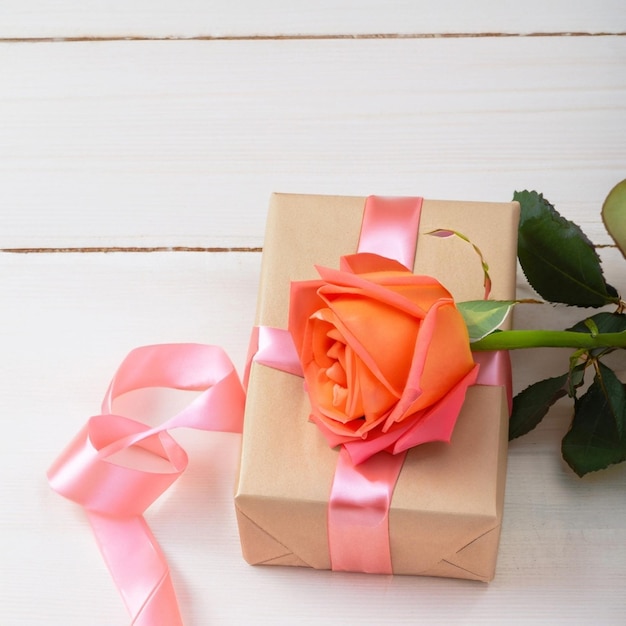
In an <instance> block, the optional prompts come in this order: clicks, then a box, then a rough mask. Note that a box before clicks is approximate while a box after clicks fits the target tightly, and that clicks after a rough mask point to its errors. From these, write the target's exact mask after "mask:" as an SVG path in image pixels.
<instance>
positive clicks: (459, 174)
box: [0, 37, 626, 249]
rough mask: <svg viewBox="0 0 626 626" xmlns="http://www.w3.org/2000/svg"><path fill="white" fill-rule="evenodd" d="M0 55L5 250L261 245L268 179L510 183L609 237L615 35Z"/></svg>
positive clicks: (438, 194) (447, 188)
mask: <svg viewBox="0 0 626 626" xmlns="http://www.w3.org/2000/svg"><path fill="white" fill-rule="evenodd" d="M0 59H1V60H2V63H0V81H1V82H2V85H3V90H2V95H1V96H0V119H1V120H2V122H1V125H0V133H1V139H2V140H1V141H0V172H1V173H2V185H1V186H0V207H1V208H0V210H1V211H2V213H3V228H2V231H1V232H0V248H3V249H7V248H20V247H26V248H40V247H55V248H56V247H85V246H95V247H108V246H130V247H137V246H138V247H142V246H150V247H152V246H192V247H195V246H200V247H223V248H231V247H240V246H244V247H247V246H252V247H259V246H261V245H262V239H263V232H264V222H265V214H266V207H267V202H268V198H269V195H270V193H271V192H272V191H287V192H302V193H338V194H352V195H367V194H368V193H377V194H380V195H384V194H388V195H394V194H395V195H423V196H426V197H430V198H437V199H466V200H493V201H506V200H508V199H510V198H511V195H512V192H513V191H514V190H515V189H523V188H531V189H532V188H534V189H538V190H540V191H543V192H544V193H545V194H546V195H547V197H549V198H550V199H551V200H552V201H553V202H555V203H556V204H557V206H558V207H559V208H560V209H561V210H562V212H563V213H564V214H565V215H567V216H569V217H571V218H575V219H576V220H577V221H579V222H580V224H581V226H583V228H585V230H586V231H587V232H588V234H589V236H590V237H591V238H592V239H593V240H594V241H595V242H596V243H599V244H604V243H609V239H608V236H607V235H606V233H605V231H604V228H603V227H602V226H601V224H600V223H599V221H598V212H599V209H600V206H601V202H602V200H603V199H604V197H605V195H606V193H607V192H608V191H609V189H610V188H611V187H612V186H613V185H614V184H615V183H616V182H617V181H618V180H620V179H621V178H623V176H624V172H625V171H626V124H625V123H624V119H625V114H626V74H625V73H624V71H623V69H624V67H626V37H583V38H564V37H563V38H562V37H556V38H522V39H502V38H478V39H417V40H415V39H411V40H402V39H400V40H389V39H384V40H338V41H334V40H333V41H308V40H306V41H228V42H224V41H222V42H199V41H193V42H98V43H95V42H82V43H41V44H4V45H0ZM43 68H45V71H44V70H43Z"/></svg>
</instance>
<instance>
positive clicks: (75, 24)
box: [0, 0, 626, 38]
mask: <svg viewBox="0 0 626 626" xmlns="http://www.w3.org/2000/svg"><path fill="white" fill-rule="evenodd" d="M625 30H626V8H625V7H624V3H623V2H621V1H620V0H549V1H547V2H546V1H545V0H544V1H541V0H528V1H527V2H524V3H510V2H497V1H495V0H475V1H474V2H472V3H471V4H468V3H467V2H463V1H462V0H438V1H437V2H433V1H432V0H416V1H407V0H391V1H389V2H385V1H383V0H368V1H367V2H359V1H358V0H341V1H340V2H337V1H334V2H333V1H331V0H318V1H317V2H302V1H299V2H290V1H289V0H265V2H262V3H259V2H254V1H253V0H212V1H211V0H207V1H200V0H181V1H176V0H159V1H154V2H149V1H147V0H143V1H139V0H133V1H131V2H124V1H122V0H114V1H113V2H102V1H101V0H83V1H79V0H62V1H57V2H54V3H50V2H44V1H42V0H5V1H4V2H3V3H2V5H1V6H0V37H3V38H6V37H16V38H23V37H85V36H87V37H94V36H97V37H137V36H139V37H172V36H173V37H198V36H212V37H242V36H250V35H257V36H258V35H264V36H276V35H283V36H284V35H289V36H293V35H362V34H379V33H384V34H386V33H392V34H397V33H400V34H416V33H417V34H420V33H427V34H432V33H537V32H543V33H546V32H548V33H551V32H552V33H553V32H585V33H589V32H620V31H621V32H624V31H625Z"/></svg>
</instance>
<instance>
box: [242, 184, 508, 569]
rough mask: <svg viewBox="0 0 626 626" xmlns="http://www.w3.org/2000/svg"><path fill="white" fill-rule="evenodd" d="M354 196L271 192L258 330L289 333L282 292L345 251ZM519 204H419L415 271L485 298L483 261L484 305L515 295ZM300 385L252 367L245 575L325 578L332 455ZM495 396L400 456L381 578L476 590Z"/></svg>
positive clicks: (359, 205)
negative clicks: (282, 568)
mask: <svg viewBox="0 0 626 626" xmlns="http://www.w3.org/2000/svg"><path fill="white" fill-rule="evenodd" d="M364 204H365V198H361V197H339V196H310V195H288V194H275V195H273V196H272V199H271V203H270V211H269V215H268V221H267V231H266V239H265V247H264V251H263V263H262V272H261V284H260V291H259V301H258V310H257V318H256V323H257V324H258V325H265V326H275V327H278V328H286V327H287V318H288V306H289V285H290V282H291V281H294V280H306V279H316V278H318V275H317V274H316V271H315V268H314V266H315V265H323V266H327V267H338V263H339V257H340V256H342V255H345V254H351V253H353V252H356V249H357V244H358V239H359V233H360V226H361V217H362V212H363V206H364ZM518 215H519V206H518V205H517V203H505V204H496V203H477V202H445V201H432V200H424V204H423V209H422V217H421V223H420V236H419V237H418V243H417V252H416V259H415V267H414V271H415V272H416V273H421V274H428V275H431V276H434V277H435V278H437V279H438V280H440V281H441V282H442V283H443V284H444V285H445V286H446V287H447V288H448V289H449V290H450V291H451V292H452V294H453V296H454V297H455V299H456V300H457V301H463V300H476V299H481V298H482V297H483V295H484V288H483V274H482V268H481V264H480V260H479V258H478V256H477V255H476V253H475V252H474V251H473V249H472V246H471V245H469V244H467V243H466V242H463V241H461V240H460V239H458V238H456V237H451V238H446V239H442V238H438V237H433V236H428V235H425V234H424V233H427V232H429V231H432V230H435V229H450V230H456V231H459V232H461V233H463V234H464V235H466V236H467V237H468V238H469V239H470V240H471V241H472V242H473V243H475V244H476V245H477V246H478V247H479V248H480V249H481V251H482V252H483V255H484V257H485V259H486V260H487V262H488V263H489V268H490V275H491V279H492V281H493V286H492V295H491V297H492V298H494V299H513V298H514V297H515V272H516V249H517V225H518ZM308 415H309V401H308V397H307V395H306V393H305V392H304V390H303V379H302V378H299V377H296V376H293V375H291V374H287V373H284V372H281V371H278V370H275V369H272V368H269V367H266V366H264V365H259V364H256V363H254V364H253V365H252V369H251V373H250V382H249V388H248V399H247V404H246V414H245V423H244V435H243V444H242V456H241V466H240V473H239V479H238V486H237V490H236V496H235V504H236V511H237V518H238V524H239V532H240V538H241V544H242V551H243V555H244V558H245V559H246V560H247V561H248V562H249V563H251V564H268V565H270V564H271V565H294V566H306V567H314V568H317V569H329V568H330V558H329V553H328V535H327V525H326V524H327V506H328V496H329V493H330V489H331V484H332V480H333V474H334V470H335V465H336V460H337V454H338V452H337V450H335V449H331V448H329V447H328V445H327V443H326V441H325V439H324V438H323V437H322V435H321V434H320V433H319V432H318V429H317V427H316V426H315V425H314V424H312V423H311V422H309V421H308ZM507 421H508V413H507V403H506V395H505V393H504V390H503V389H502V388H500V387H487V386H474V387H472V388H470V390H469V392H468V394H467V398H466V401H465V404H464V407H463V410H462V412H461V415H460V416H459V418H458V421H457V426H456V428H455V431H454V433H453V437H452V441H451V443H450V444H445V443H439V442H435V443H428V444H424V445H421V446H419V447H417V448H413V449H412V450H410V451H409V453H408V456H407V459H406V462H405V464H404V467H403V469H402V472H401V474H400V478H399V480H398V483H397V485H396V488H395V491H394V495H393V500H392V505H391V509H390V515H389V532H390V544H391V558H392V563H393V570H394V573H396V574H420V575H428V576H446V577H454V578H468V579H474V580H482V581H488V580H491V579H492V578H493V576H494V571H495V563H496V556H497V549H498V542H499V536H500V526H501V520H502V508H503V499H504V486H505V475H506V451H507V433H508V425H507Z"/></svg>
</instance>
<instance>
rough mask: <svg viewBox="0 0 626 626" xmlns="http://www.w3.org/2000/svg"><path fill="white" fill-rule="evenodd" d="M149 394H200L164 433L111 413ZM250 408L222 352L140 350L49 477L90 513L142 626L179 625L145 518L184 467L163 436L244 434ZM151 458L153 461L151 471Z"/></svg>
mask: <svg viewBox="0 0 626 626" xmlns="http://www.w3.org/2000/svg"><path fill="white" fill-rule="evenodd" d="M151 387H165V388H172V389H181V390H188V391H197V392H201V393H200V394H199V395H198V396H197V397H196V398H195V399H194V400H193V401H192V402H191V403H190V404H189V405H188V406H187V407H186V408H185V409H183V410H182V411H181V412H180V413H178V414H177V415H175V416H174V417H172V418H170V419H169V420H167V421H166V422H165V423H164V424H162V425H161V426H158V427H150V426H147V425H146V424H143V423H141V422H138V421H135V420H132V419H129V418H127V417H124V416H121V415H115V414H113V412H112V405H113V402H114V401H115V399H116V398H117V397H119V396H121V395H122V394H125V393H129V392H132V391H136V390H139V389H144V388H151ZM244 404H245V394H244V391H243V388H242V386H241V383H240V381H239V378H238V376H237V373H236V371H235V369H234V367H233V365H232V363H231V362H230V360H229V359H228V357H227V356H226V354H225V353H224V351H223V350H222V349H221V348H218V347H216V346H206V345H200V344H170V345H156V346H147V347H143V348H138V349H136V350H133V351H132V352H131V353H130V354H129V355H128V356H127V357H126V359H125V360H124V361H123V362H122V364H121V365H120V367H119V369H118V370H117V373H116V374H115V377H114V378H113V381H112V382H111V385H110V386H109V389H108V391H107V393H106V396H105V398H104V401H103V404H102V414H100V415H97V416H95V417H92V418H91V419H90V420H89V421H88V422H87V424H86V425H85V426H84V427H83V428H82V429H81V431H80V432H79V433H78V435H77V436H76V437H75V438H74V440H73V441H72V442H71V443H70V444H69V445H68V447H67V448H66V449H65V450H64V451H63V453H62V454H61V455H60V456H59V458H58V459H57V460H56V461H55V462H54V463H53V465H52V466H51V468H50V470H49V471H48V479H49V481H50V484H51V485H52V488H53V489H55V490H56V491H57V492H58V493H60V494H61V495H63V496H65V497H66V498H68V499H70V500H73V501H74V502H76V503H77V504H80V505H81V506H83V507H84V508H85V510H86V514H87V517H88V519H89V522H90V523H91V526H92V529H93V531H94V534H95V536H96V540H97V542H98V545H99V547H100V550H101V552H102V555H103V557H104V560H105V562H106V564H107V566H108V568H109V570H110V572H111V575H112V577H113V579H114V581H115V584H116V585H117V587H118V589H119V591H120V594H121V595H122V598H123V600H124V603H125V604H126V608H127V609H128V612H129V613H130V615H131V618H132V622H131V623H132V624H134V625H136V626H155V625H156V624H167V626H182V620H181V617H180V611H179V608H178V603H177V600H176V594H175V592H174V587H173V584H172V580H171V576H170V572H169V568H168V565H167V562H166V560H165V557H164V555H163V553H162V551H161V549H160V547H159V545H158V543H157V541H156V539H155V538H154V536H153V534H152V533H151V532H150V529H149V528H148V525H147V524H146V522H145V520H144V518H143V517H142V515H143V512H144V511H145V510H146V508H147V507H149V506H150V504H152V502H154V500H156V498H158V497H159V496H160V495H161V494H162V493H163V492H164V491H165V490H166V489H167V488H168V487H169V486H170V485H171V484H172V483H173V482H174V481H175V480H176V479H177V478H178V477H179V476H180V475H181V474H182V472H183V471H184V470H185V468H186V466H187V455H186V453H185V451H184V450H183V449H182V448H181V447H180V446H179V445H178V444H177V443H176V441H175V440H174V439H173V438H172V437H171V435H170V434H169V433H168V432H167V430H168V429H171V428H178V427H189V428H197V429H201V430H210V431H225V432H235V433H239V432H241V429H242V425H243V410H244ZM146 457H147V458H148V459H149V460H150V461H152V462H151V463H149V464H148V465H146V462H145V461H146ZM155 463H156V464H157V465H158V469H155V467H154V465H155Z"/></svg>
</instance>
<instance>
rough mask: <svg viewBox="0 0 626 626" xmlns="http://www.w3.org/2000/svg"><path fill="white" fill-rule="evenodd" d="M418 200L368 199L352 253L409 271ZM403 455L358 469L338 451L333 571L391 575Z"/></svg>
mask: <svg viewBox="0 0 626 626" xmlns="http://www.w3.org/2000/svg"><path fill="white" fill-rule="evenodd" d="M422 202H423V200H422V198H382V197H380V196H369V197H368V198H367V200H366V202H365V208H364V209H363V221H362V222H361V234H360V237H359V244H358V248H357V251H358V252H373V253H375V254H379V255H381V256H385V257H387V258H389V259H394V260H396V261H399V262H400V263H402V264H403V265H404V266H405V267H407V268H408V269H410V270H411V271H413V264H414V262H415V250H416V247H417V235H418V230H419V222H420V217H421V212H422ZM405 458H406V452H403V453H400V454H393V455H390V454H388V453H387V452H379V453H378V454H375V455H374V456H372V457H370V458H369V459H367V460H366V461H364V462H362V463H360V464H359V465H358V466H355V465H353V463H352V461H351V459H350V455H349V454H348V452H347V451H346V450H345V449H343V448H342V449H341V452H340V454H339V459H338V462H337V468H336V469H335V477H334V479H333V485H332V488H331V492H330V498H329V501H328V547H329V552H330V560H331V567H332V569H333V570H342V571H351V572H368V573H374V574H392V573H393V566H392V563H391V550H390V546H389V507H390V506H391V498H392V497H393V491H394V489H395V486H396V482H397V481H398V477H399V476H400V472H401V471H402V465H403V464H404V459H405Z"/></svg>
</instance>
